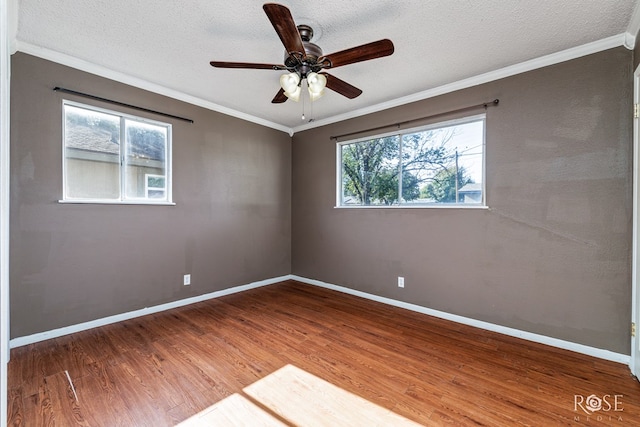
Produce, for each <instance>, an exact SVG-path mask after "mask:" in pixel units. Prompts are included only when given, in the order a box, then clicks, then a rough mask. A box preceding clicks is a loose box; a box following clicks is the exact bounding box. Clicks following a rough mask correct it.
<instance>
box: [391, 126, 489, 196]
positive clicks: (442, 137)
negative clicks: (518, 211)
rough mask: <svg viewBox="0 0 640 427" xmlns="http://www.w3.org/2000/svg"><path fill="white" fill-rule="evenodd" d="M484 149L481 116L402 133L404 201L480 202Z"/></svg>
mask: <svg viewBox="0 0 640 427" xmlns="http://www.w3.org/2000/svg"><path fill="white" fill-rule="evenodd" d="M483 149H484V120H479V121H474V122H470V123H463V124H458V125H453V126H447V127H441V128H435V129H429V130H424V131H421V132H416V133H412V134H406V135H403V137H402V196H403V202H407V203H472V204H474V203H475V204H478V203H482V201H483V199H482V177H483V172H482V170H483ZM456 177H457V179H456Z"/></svg>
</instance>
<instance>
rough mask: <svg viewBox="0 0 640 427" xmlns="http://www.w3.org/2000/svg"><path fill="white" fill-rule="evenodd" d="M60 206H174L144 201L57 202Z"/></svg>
mask: <svg viewBox="0 0 640 427" xmlns="http://www.w3.org/2000/svg"><path fill="white" fill-rule="evenodd" d="M58 203H61V204H70V205H145V206H175V205H176V204H175V203H174V202H165V201H159V202H151V201H146V200H90V199H86V200H58Z"/></svg>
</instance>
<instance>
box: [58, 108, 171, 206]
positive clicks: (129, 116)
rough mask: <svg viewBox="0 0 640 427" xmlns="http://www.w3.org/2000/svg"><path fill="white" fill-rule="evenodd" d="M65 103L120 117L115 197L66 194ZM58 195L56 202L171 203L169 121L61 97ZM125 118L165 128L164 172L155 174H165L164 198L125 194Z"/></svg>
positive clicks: (110, 203)
mask: <svg viewBox="0 0 640 427" xmlns="http://www.w3.org/2000/svg"><path fill="white" fill-rule="evenodd" d="M66 106H71V107H76V108H81V109H85V110H90V111H95V112H98V113H103V114H109V115H112V116H117V117H118V118H119V119H120V141H121V142H120V144H121V146H120V153H119V167H118V174H119V180H120V183H119V187H120V198H119V199H100V198H71V197H69V196H68V195H67V154H66V110H65V107H66ZM61 116H62V156H61V157H62V199H60V200H58V202H59V203H70V204H105V205H151V206H153V205H160V206H175V203H174V202H173V192H172V186H173V165H172V159H173V144H172V142H173V125H172V124H171V123H167V122H161V121H158V120H152V119H149V118H146V117H140V116H135V115H133V114H127V113H123V112H120V111H115V110H110V109H107V108H102V107H96V106H94V105H90V104H84V103H80V102H76V101H71V100H68V99H63V100H62V114H61ZM126 120H131V121H133V122H141V123H145V124H149V125H153V126H159V127H164V128H166V132H167V139H166V152H165V161H164V169H165V175H164V176H163V175H157V176H163V177H164V178H165V188H164V192H165V195H166V197H165V198H164V199H153V198H148V197H145V198H129V199H127V198H126V188H125V185H126V183H125V175H126V159H125V157H126V155H127V153H126V152H127V144H128V142H127V140H126V126H125V123H126ZM146 187H147V177H146V176H145V188H144V194H145V196H146V195H147V188H146Z"/></svg>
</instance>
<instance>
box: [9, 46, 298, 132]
mask: <svg viewBox="0 0 640 427" xmlns="http://www.w3.org/2000/svg"><path fill="white" fill-rule="evenodd" d="M16 48H17V50H18V51H20V52H23V53H27V54H29V55H33V56H36V57H38V58H42V59H46V60H48V61H52V62H55V63H58V64H61V65H65V66H67V67H71V68H75V69H77V70H80V71H85V72H87V73H90V74H95V75H97V76H100V77H104V78H107V79H111V80H115V81H117V82H120V83H124V84H127V85H130V86H134V87H137V88H140V89H144V90H147V91H149V92H153V93H157V94H160V95H164V96H167V97H169V98H173V99H177V100H179V101H183V102H187V103H189V104H192V105H196V106H198V107H202V108H206V109H208V110H212V111H216V112H218V113H222V114H226V115H228V116H232V117H236V118H238V119H242V120H246V121H248V122H252V123H256V124H259V125H262V126H265V127H268V128H272V129H276V130H279V131H282V132H286V133H289V134H291V128H289V127H287V126H283V125H281V124H278V123H274V122H271V121H269V120H265V119H261V118H259V117H255V116H252V115H249V114H246V113H242V112H240V111H237V110H233V109H231V108H227V107H224V106H222V105H218V104H215V103H213V102H210V101H206V100H204V99H202V98H198V97H195V96H192V95H187V94H185V93H183V92H180V91H177V90H175V89H170V88H167V87H164V86H161V85H159V84H156V83H152V82H150V81H147V80H144V79H141V78H138V77H133V76H130V75H128V74H125V73H121V72H119V71H114V70H111V69H109V68H106V67H103V66H101V65H96V64H93V63H91V62H88V61H85V60H83V59H79V58H76V57H74V56H71V55H67V54H64V53H60V52H57V51H54V50H51V49H47V48H43V47H40V46H35V45H33V44H30V43H26V42H23V41H20V40H18V41H17V42H16Z"/></svg>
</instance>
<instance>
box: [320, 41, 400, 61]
mask: <svg viewBox="0 0 640 427" xmlns="http://www.w3.org/2000/svg"><path fill="white" fill-rule="evenodd" d="M393 50H394V47H393V42H392V41H391V40H389V39H383V40H378V41H377V42H372V43H367V44H363V45H361V46H356V47H352V48H350V49H345V50H341V51H340V52H336V53H332V54H330V55H325V56H324V57H323V58H321V60H328V61H329V64H330V65H329V66H328V67H326V68H335V67H341V66H343V65H347V64H353V63H355V62H362V61H368V60H370V59H375V58H382V57H383V56H389V55H391V54H392V53H393Z"/></svg>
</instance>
